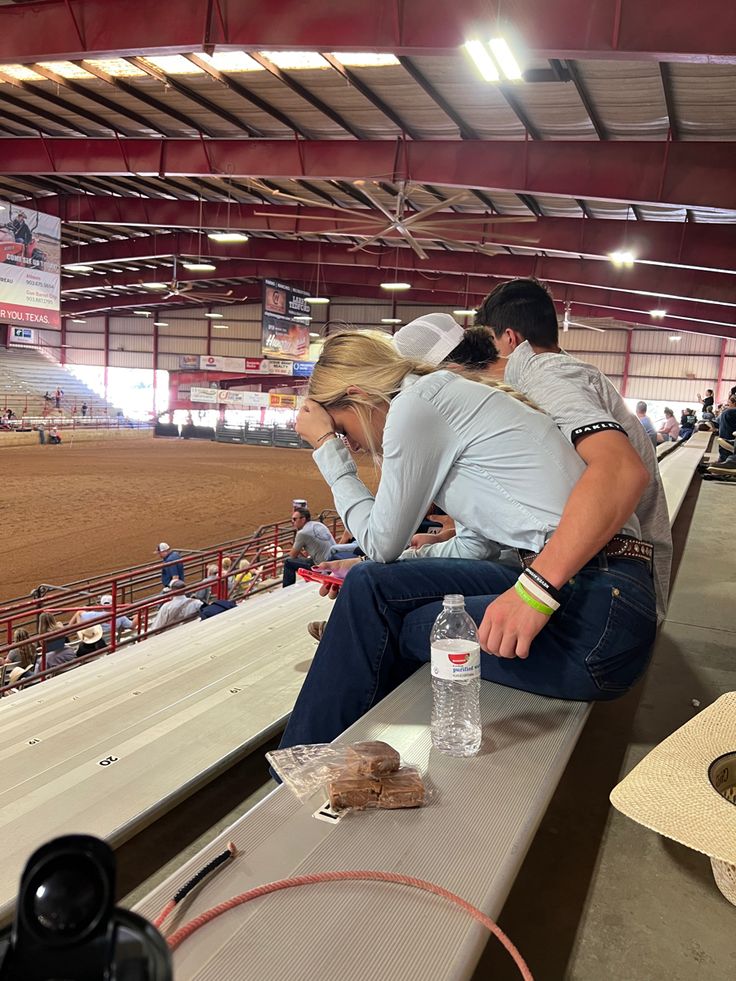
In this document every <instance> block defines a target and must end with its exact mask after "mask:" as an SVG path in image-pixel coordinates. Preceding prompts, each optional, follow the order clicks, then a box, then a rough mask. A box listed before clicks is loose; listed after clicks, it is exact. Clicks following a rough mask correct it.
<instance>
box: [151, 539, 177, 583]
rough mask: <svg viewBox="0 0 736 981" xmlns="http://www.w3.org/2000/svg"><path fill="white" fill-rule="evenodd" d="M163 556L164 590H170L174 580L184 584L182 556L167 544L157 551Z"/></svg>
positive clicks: (163, 544) (162, 577) (162, 579)
mask: <svg viewBox="0 0 736 981" xmlns="http://www.w3.org/2000/svg"><path fill="white" fill-rule="evenodd" d="M156 551H157V552H158V554H159V555H160V556H161V560H162V562H163V565H162V566H161V582H162V584H163V587H164V589H168V588H169V586H170V585H171V580H172V579H180V580H181V581H182V582H184V563H183V562H182V558H181V555H180V554H179V553H178V552H177V551H176V549H173V548H172V547H171V545H169V544H167V543H166V542H161V544H160V545H159V546H158V548H157V549H156Z"/></svg>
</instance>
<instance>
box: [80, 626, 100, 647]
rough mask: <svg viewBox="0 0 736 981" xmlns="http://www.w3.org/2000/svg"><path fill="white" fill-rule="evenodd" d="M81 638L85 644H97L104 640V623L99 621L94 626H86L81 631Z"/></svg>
mask: <svg viewBox="0 0 736 981" xmlns="http://www.w3.org/2000/svg"><path fill="white" fill-rule="evenodd" d="M79 639H80V640H81V641H82V643H83V644H96V643H97V641H98V640H102V625H101V624H99V623H97V624H95V626H94V627H85V629H84V630H80V631H79Z"/></svg>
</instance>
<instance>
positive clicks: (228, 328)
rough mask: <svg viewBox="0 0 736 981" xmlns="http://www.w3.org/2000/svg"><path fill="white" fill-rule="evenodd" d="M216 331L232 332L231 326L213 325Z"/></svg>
mask: <svg viewBox="0 0 736 981" xmlns="http://www.w3.org/2000/svg"><path fill="white" fill-rule="evenodd" d="M212 327H213V328H214V329H215V330H230V324H213V325H212Z"/></svg>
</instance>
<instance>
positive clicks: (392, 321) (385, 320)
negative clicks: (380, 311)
mask: <svg viewBox="0 0 736 981" xmlns="http://www.w3.org/2000/svg"><path fill="white" fill-rule="evenodd" d="M381 323H382V324H400V323H401V318H400V317H381Z"/></svg>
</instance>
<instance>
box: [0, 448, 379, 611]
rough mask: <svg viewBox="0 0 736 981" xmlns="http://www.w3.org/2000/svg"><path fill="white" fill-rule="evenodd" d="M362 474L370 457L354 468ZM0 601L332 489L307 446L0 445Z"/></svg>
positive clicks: (244, 530)
mask: <svg viewBox="0 0 736 981" xmlns="http://www.w3.org/2000/svg"><path fill="white" fill-rule="evenodd" d="M361 471H362V472H363V475H364V477H366V478H367V479H370V477H371V475H372V472H373V468H372V466H371V465H370V464H367V465H363V466H362V467H361ZM0 472H2V475H3V476H2V492H1V494H0V520H1V522H2V548H1V549H0V555H1V556H2V558H1V559H0V600H7V599H12V598H14V597H17V596H21V595H25V594H27V593H28V592H29V591H30V590H31V589H33V588H34V587H35V586H37V585H38V584H39V583H41V582H47V583H57V584H59V583H66V582H72V581H73V580H75V579H80V578H82V577H85V576H88V575H93V574H97V573H104V572H108V571H112V570H115V569H121V568H125V567H126V566H130V565H136V564H138V563H144V562H149V561H154V560H155V555H154V549H155V547H156V544H157V543H158V542H160V541H166V542H169V543H170V544H171V545H173V546H174V547H178V548H202V547H205V546H208V545H214V544H217V543H218V542H223V541H228V540H229V539H232V538H236V537H238V536H241V535H247V534H248V533H250V532H251V531H253V530H255V529H256V528H257V527H258V526H259V525H261V524H267V523H269V522H271V521H276V520H281V519H284V518H286V517H288V516H289V514H290V512H291V502H292V500H293V499H294V498H296V497H304V498H307V500H308V501H309V506H310V508H311V509H312V511H313V512H318V511H320V510H321V509H322V508H325V507H331V506H332V497H331V495H330V492H329V489H328V487H327V485H326V484H325V483H324V481H323V479H322V476H321V475H320V473H319V471H318V470H317V467H316V466H315V464H314V463H313V461H312V457H311V455H310V453H309V452H308V451H306V450H279V449H269V448H268V447H252V446H237V445H232V444H227V443H204V442H201V443H200V442H197V441H194V440H191V441H186V442H185V441H183V440H172V441H169V440H164V439H153V438H151V439H150V440H140V441H138V440H136V441H133V442H130V443H102V442H101V443H84V444H81V443H79V444H77V445H69V444H66V445H62V446H59V447H50V446H45V447H44V446H37V445H36V446H18V447H7V448H4V449H2V450H0Z"/></svg>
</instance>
